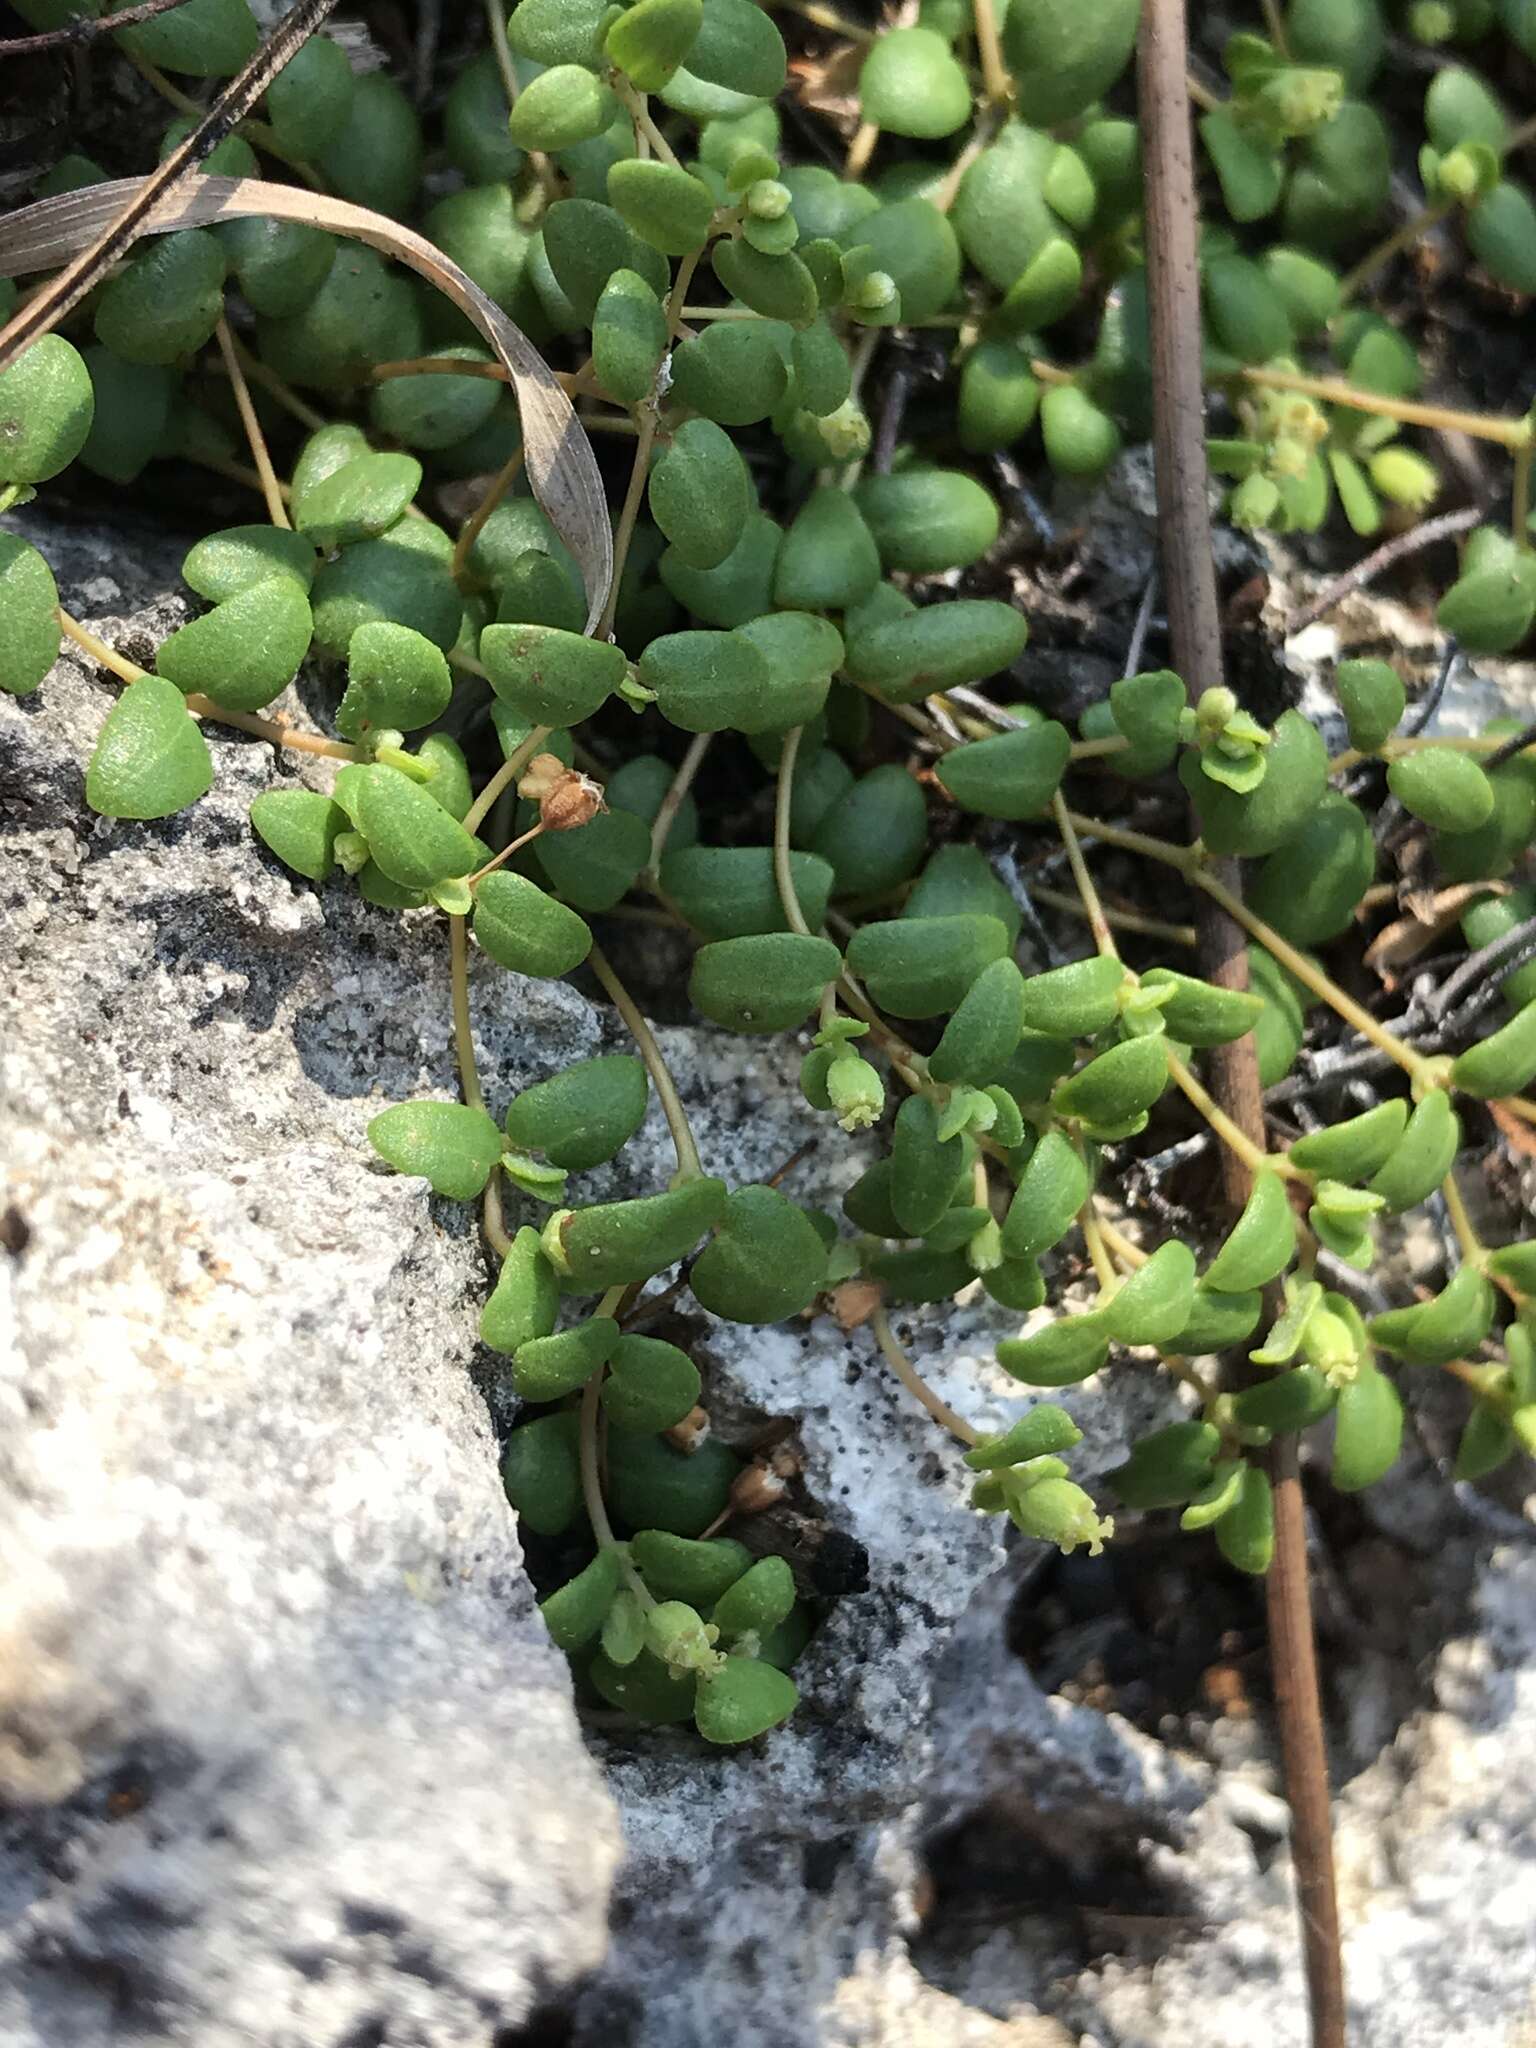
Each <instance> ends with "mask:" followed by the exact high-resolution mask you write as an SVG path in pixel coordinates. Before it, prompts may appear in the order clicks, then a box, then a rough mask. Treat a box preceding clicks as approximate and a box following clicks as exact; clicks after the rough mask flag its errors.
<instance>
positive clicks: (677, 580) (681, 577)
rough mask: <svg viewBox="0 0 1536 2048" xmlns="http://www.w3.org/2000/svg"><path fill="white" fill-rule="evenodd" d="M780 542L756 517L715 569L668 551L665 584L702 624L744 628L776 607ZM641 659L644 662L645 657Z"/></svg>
mask: <svg viewBox="0 0 1536 2048" xmlns="http://www.w3.org/2000/svg"><path fill="white" fill-rule="evenodd" d="M781 538H782V536H781V534H780V532H779V528H778V525H777V524H776V522H775V521H773V520H772V519H770V518H769V517H768V515H767V514H766V513H765V512H754V513H752V515H751V516H750V517H749V519H748V520H747V523H746V525H745V526H744V527H743V528H742V533H741V538H740V540H739V541H737V543H736V545H735V547H733V548H732V549H731V552H730V553H729V554H728V555H727V556H726V558H725V560H724V561H723V562H721V563H719V564H718V565H717V566H716V567H715V568H713V569H695V568H693V567H691V566H690V564H689V563H687V562H685V561H684V560H683V558H682V556H681V555H679V554H678V553H677V551H676V549H674V548H670V547H669V548H668V549H667V550H666V552H665V554H663V556H662V558H661V563H660V569H661V580H662V582H663V583H664V584H665V585H666V587H667V589H668V590H669V591H670V592H671V593H672V595H673V596H674V597H675V598H676V599H677V601H678V603H679V604H680V605H682V606H684V607H685V609H686V610H688V611H690V612H691V613H692V614H693V616H694V617H695V618H696V619H698V620H699V621H700V623H701V624H703V625H706V626H720V627H722V628H726V629H729V628H731V627H733V626H744V625H746V624H747V622H748V621H749V620H750V619H755V618H759V617H761V615H762V614H763V613H764V612H765V611H767V610H768V609H769V607H770V606H771V605H772V603H773V576H774V564H775V562H776V561H777V559H778V552H779V542H780V539H781ZM663 637H664V636H663ZM640 658H641V661H642V662H643V661H644V659H645V656H644V655H643V654H642V656H641V657H640ZM803 759H804V755H803V754H802V760H803ZM673 829H674V834H675V831H676V828H675V827H674V828H673Z"/></svg>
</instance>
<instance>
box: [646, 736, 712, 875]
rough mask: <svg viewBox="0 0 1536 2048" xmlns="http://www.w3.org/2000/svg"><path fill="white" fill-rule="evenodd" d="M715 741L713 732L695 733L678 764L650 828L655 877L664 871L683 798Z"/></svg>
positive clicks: (651, 867)
mask: <svg viewBox="0 0 1536 2048" xmlns="http://www.w3.org/2000/svg"><path fill="white" fill-rule="evenodd" d="M713 738H714V734H713V733H710V732H700V733H695V734H694V736H693V738H692V739H691V740H690V741H689V742H688V751H687V753H685V754H684V756H683V758H682V760H681V761H679V763H678V764H677V773H676V774H675V775H674V776H673V778H672V781H671V783H670V785H669V786H668V789H667V793H666V795H665V796H664V797H663V798H662V800H661V804H660V807H659V808H658V810H657V812H656V816H655V819H654V821H653V822H652V825H651V862H650V871H651V873H652V874H653V875H654V874H658V873H659V872H660V870H661V856H662V855H663V854H664V853H665V852H666V850H667V841H668V839H669V838H670V837H671V834H672V827H673V826H674V825H675V824H676V822H677V814H678V812H679V811H680V810H681V809H682V807H683V799H684V797H686V796H687V794H688V792H689V790H690V789H692V787H693V782H694V777H695V776H696V775H697V774H698V772H699V769H700V767H701V766H702V765H703V761H704V756H705V755H706V754H707V753H708V752H709V743H710V741H711V740H712V739H713Z"/></svg>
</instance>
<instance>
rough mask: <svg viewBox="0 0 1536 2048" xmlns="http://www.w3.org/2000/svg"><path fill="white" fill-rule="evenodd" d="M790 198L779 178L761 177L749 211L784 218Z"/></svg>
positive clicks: (750, 193) (749, 195)
mask: <svg viewBox="0 0 1536 2048" xmlns="http://www.w3.org/2000/svg"><path fill="white" fill-rule="evenodd" d="M790 198H791V194H790V190H789V187H788V186H787V185H781V184H780V183H779V181H778V179H777V178H759V179H758V180H757V182H756V184H755V185H752V186H750V187H749V188H748V191H747V211H748V213H750V214H752V215H753V216H754V217H755V218H756V219H758V220H782V219H783V218H784V216H785V214H786V213H788V211H789V206H790ZM894 289H895V287H894V286H892V290H894Z"/></svg>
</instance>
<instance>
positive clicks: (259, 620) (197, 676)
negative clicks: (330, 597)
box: [155, 574, 313, 711]
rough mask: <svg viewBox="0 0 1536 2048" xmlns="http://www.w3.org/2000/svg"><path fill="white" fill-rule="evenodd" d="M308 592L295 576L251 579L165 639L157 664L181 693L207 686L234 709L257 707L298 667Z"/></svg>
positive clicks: (304, 650) (308, 621)
mask: <svg viewBox="0 0 1536 2048" xmlns="http://www.w3.org/2000/svg"><path fill="white" fill-rule="evenodd" d="M312 630H313V620H312V618H311V614H310V609H309V599H308V598H307V597H306V596H305V594H304V591H303V589H302V588H301V586H300V585H299V584H298V583H297V582H296V581H295V579H294V578H293V577H292V576H289V575H286V574H283V575H277V576H269V577H268V578H267V579H266V581H265V582H263V583H251V584H248V585H247V586H246V587H245V589H243V590H239V591H237V592H236V593H235V595H234V596H233V597H228V598H226V599H225V600H224V602H223V603H222V604H218V605H215V606H214V608H213V610H212V611H211V612H205V613H204V614H203V616H202V617H201V618H200V619H189V620H188V622H187V624H186V625H184V626H178V627H177V629H176V631H175V632H174V633H172V634H171V635H170V637H169V639H166V640H163V641H162V642H161V643H160V649H159V652H158V653H157V654H156V656H155V666H156V668H157V669H158V670H159V671H160V674H161V675H162V676H164V677H166V678H167V680H168V681H170V682H172V683H174V684H175V685H176V688H177V689H178V690H180V691H182V692H183V693H184V694H190V693H191V692H193V691H202V692H203V693H204V694H205V695H206V696H209V697H211V698H212V699H213V700H214V702H215V703H216V704H222V705H223V706H224V708H225V709H226V710H229V711H260V710H261V709H262V707H263V706H264V705H267V704H270V703H271V701H272V699H273V698H274V697H275V696H277V695H278V694H279V692H280V691H282V690H283V689H285V688H286V687H287V685H288V684H289V683H291V682H292V680H293V678H294V677H295V676H296V675H297V674H298V672H299V667H300V664H301V663H302V662H303V660H304V657H305V655H306V654H308V652H309V642H310V635H311V632H312Z"/></svg>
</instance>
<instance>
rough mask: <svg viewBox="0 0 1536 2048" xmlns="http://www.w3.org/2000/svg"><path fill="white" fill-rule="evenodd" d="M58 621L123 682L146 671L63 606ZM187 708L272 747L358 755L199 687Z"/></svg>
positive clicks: (335, 757) (339, 757) (342, 757)
mask: <svg viewBox="0 0 1536 2048" xmlns="http://www.w3.org/2000/svg"><path fill="white" fill-rule="evenodd" d="M58 614H59V624H60V625H61V626H62V627H63V629H64V631H65V633H66V634H68V636H69V638H70V639H71V640H73V641H74V643H75V645H76V646H77V647H78V648H80V649H81V650H82V652H83V653H86V654H88V655H89V656H90V657H91V659H92V661H94V662H98V663H100V665H101V667H103V668H104V669H109V670H110V671H111V673H112V674H113V675H115V676H117V677H118V678H119V679H120V680H121V681H122V682H125V683H137V682H139V681H141V680H142V678H143V677H145V676H146V675H148V674H149V670H148V669H143V668H140V667H139V665H138V663H137V662H133V661H129V660H128V659H127V657H126V656H125V655H121V654H119V653H118V651H117V649H116V648H115V647H109V646H108V645H107V643H106V641H105V640H101V639H98V638H97V636H96V635H95V634H94V633H93V632H91V630H90V629H89V627H87V626H82V625H81V623H80V621H79V620H78V619H75V618H71V617H70V615H69V613H68V612H67V611H65V610H64V608H63V606H62V605H61V606H59V608H58ZM187 709H188V710H189V711H190V712H191V714H192V716H193V717H194V718H211V719H212V720H213V721H214V722H215V724H217V725H232V726H236V727H238V729H239V730H240V731H241V732H249V733H254V734H255V736H256V738H257V739H259V740H267V741H269V742H270V743H271V745H273V746H274V747H286V748H287V749H288V750H289V752H290V753H294V754H323V755H325V756H326V758H327V759H328V760H331V761H356V760H359V759H361V756H360V755H359V753H358V751H357V749H356V747H349V746H348V745H347V743H346V741H345V740H324V739H321V737H320V735H319V734H318V733H313V732H297V731H295V730H294V729H293V728H292V727H291V726H286V725H279V724H278V723H277V721H276V720H275V719H271V718H258V717H257V716H256V715H255V713H254V712H250V711H226V710H225V708H224V706H223V705H222V704H215V703H214V701H213V699H212V698H211V697H205V696H204V695H203V694H202V692H201V691H200V690H193V691H191V692H189V694H188V696H187Z"/></svg>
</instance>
